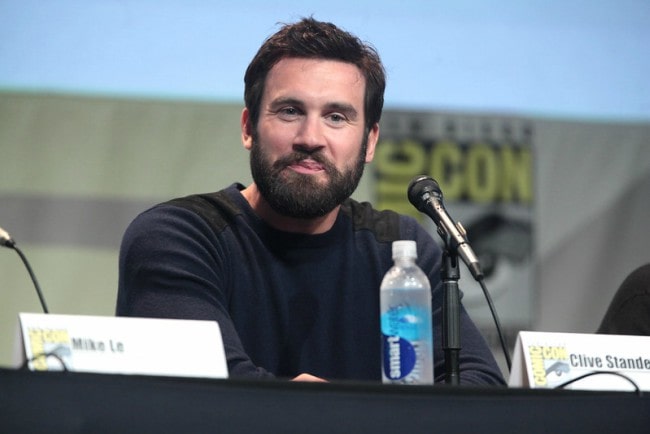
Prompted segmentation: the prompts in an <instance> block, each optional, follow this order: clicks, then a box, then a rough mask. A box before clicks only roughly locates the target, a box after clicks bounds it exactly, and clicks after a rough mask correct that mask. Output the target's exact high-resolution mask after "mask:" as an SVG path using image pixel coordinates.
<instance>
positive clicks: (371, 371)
mask: <svg viewBox="0 0 650 434" xmlns="http://www.w3.org/2000/svg"><path fill="white" fill-rule="evenodd" d="M244 81H245V94H244V99H245V108H244V109H243V112H242V116H241V131H242V142H243V145H244V147H245V148H246V149H248V150H249V151H250V167H251V174H252V178H253V183H251V184H250V185H248V186H246V187H245V186H243V185H241V184H239V183H235V184H233V185H231V186H229V187H227V188H225V189H223V190H221V191H218V192H216V193H211V194H202V195H192V196H188V197H184V198H179V199H174V200H171V201H169V202H166V203H163V204H160V205H157V206H155V207H153V208H152V209H149V210H147V211H145V212H144V213H142V214H141V215H139V216H138V217H137V218H136V219H135V220H134V221H133V222H132V223H131V225H130V226H129V228H128V229H127V231H126V233H125V234H124V238H123V241H122V247H121V251H120V262H119V267H120V270H119V271H120V274H119V289H118V299H117V311H116V312H117V314H118V315H125V316H140V317H159V318H180V319H200V320H212V321H217V322H218V323H219V326H220V329H221V332H222V334H223V343H224V348H225V353H226V358H227V362H228V370H229V375H230V377H231V378H236V377H248V378H286V379H294V380H304V381H324V380H357V381H365V380H368V381H380V380H381V354H380V352H381V351H380V346H381V344H380V342H381V341H380V326H379V287H380V284H381V280H382V278H383V275H384V274H385V273H386V271H387V270H388V269H389V268H390V266H391V265H392V258H391V245H392V242H393V241H395V240H402V239H405V240H415V241H416V243H417V246H418V265H419V266H420V267H421V268H422V269H423V270H424V271H425V273H426V274H427V276H428V278H429V280H430V282H431V287H432V301H433V320H434V326H435V329H436V330H435V333H434V360H435V368H434V371H435V378H436V380H437V381H443V380H444V376H445V372H444V369H445V367H444V355H443V351H442V348H441V342H442V338H441V332H440V330H441V327H440V318H441V305H442V290H441V281H440V266H441V256H442V252H441V249H440V248H439V246H438V245H437V244H436V243H435V242H434V240H433V239H432V238H431V236H430V235H429V234H428V233H427V232H426V231H425V230H424V229H423V228H422V227H421V226H420V225H419V224H418V223H417V222H416V220H415V219H413V218H411V217H407V216H404V215H399V214H397V213H395V212H392V211H377V210H375V209H373V207H372V206H371V205H370V204H369V203H359V202H357V201H355V200H353V199H351V198H350V196H351V195H352V193H353V192H354V190H355V189H356V187H357V185H358V183H359V180H360V179H361V176H362V174H363V169H364V166H365V164H366V163H369V162H370V161H372V158H373V155H374V152H375V146H376V144H377V140H378V138H379V120H380V117H381V112H382V109H383V99H384V96H383V95H384V89H385V73H384V67H383V65H382V63H381V60H380V58H379V56H378V54H377V53H376V51H375V50H374V49H373V48H372V47H371V46H369V45H368V44H365V43H362V42H361V41H360V40H359V39H358V38H357V37H355V36H354V35H352V34H350V33H348V32H346V31H343V30H341V29H339V28H338V27H336V26H335V25H333V24H331V23H325V22H319V21H316V20H315V19H313V18H306V19H303V20H301V21H299V22H297V23H294V24H289V25H285V26H283V27H282V28H281V29H280V30H279V31H278V32H277V33H275V34H274V35H272V36H271V37H270V38H268V39H267V40H266V41H265V42H264V43H263V45H262V46H261V48H260V49H259V51H258V52H257V54H256V55H255V57H254V58H253V60H252V61H251V63H250V65H249V67H248V69H247V71H246V74H245V79H244ZM460 324H461V336H462V339H463V341H462V346H463V351H462V352H461V356H460V377H461V383H463V384H504V380H503V377H502V375H501V372H500V370H499V368H498V367H497V365H496V362H495V360H494V358H493V356H492V353H491V352H490V350H489V348H488V347H487V345H486V343H485V341H484V339H483V338H482V336H481V335H480V333H479V332H478V330H477V329H476V327H475V325H474V324H473V323H472V321H471V319H470V318H469V317H468V315H467V313H466V312H465V310H464V309H462V310H461V318H460Z"/></svg>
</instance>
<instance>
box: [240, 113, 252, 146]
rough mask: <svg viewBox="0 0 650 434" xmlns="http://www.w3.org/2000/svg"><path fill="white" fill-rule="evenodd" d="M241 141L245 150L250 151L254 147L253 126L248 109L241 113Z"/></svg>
mask: <svg viewBox="0 0 650 434" xmlns="http://www.w3.org/2000/svg"><path fill="white" fill-rule="evenodd" d="M241 141H242V144H243V145H244V148H246V149H248V150H249V151H250V149H251V147H252V146H253V125H252V124H251V117H250V112H249V111H248V109H247V108H244V110H242V112H241Z"/></svg>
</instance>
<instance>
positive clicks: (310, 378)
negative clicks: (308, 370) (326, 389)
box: [291, 374, 327, 383]
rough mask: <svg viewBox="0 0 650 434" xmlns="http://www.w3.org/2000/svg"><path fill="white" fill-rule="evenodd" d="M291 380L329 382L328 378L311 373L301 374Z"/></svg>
mask: <svg viewBox="0 0 650 434" xmlns="http://www.w3.org/2000/svg"><path fill="white" fill-rule="evenodd" d="M291 381H311V382H314V383H327V380H324V379H322V378H319V377H316V376H315V375H311V374H300V375H298V376H296V377H294V378H293V379H292V380H291Z"/></svg>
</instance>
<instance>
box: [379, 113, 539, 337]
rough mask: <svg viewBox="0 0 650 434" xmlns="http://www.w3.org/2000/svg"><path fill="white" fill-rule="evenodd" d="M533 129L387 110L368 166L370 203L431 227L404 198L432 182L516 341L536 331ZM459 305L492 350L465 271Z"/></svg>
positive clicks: (484, 309) (483, 312)
mask: <svg viewBox="0 0 650 434" xmlns="http://www.w3.org/2000/svg"><path fill="white" fill-rule="evenodd" d="M533 134H534V131H533V128H532V122H529V121H527V120H524V119H518V118H496V117H494V116H492V117H487V116H485V117H483V116H465V115H457V114H441V113H422V112H400V111H387V112H385V113H384V115H383V117H382V123H381V137H382V139H381V141H380V142H379V144H378V145H377V150H376V153H375V160H374V164H373V170H374V177H375V184H374V185H375V192H374V194H375V199H374V200H375V204H376V205H377V207H378V208H379V209H393V210H396V211H398V212H401V213H404V214H409V215H412V216H414V217H416V218H417V219H419V220H420V222H421V223H422V225H423V226H424V227H425V228H426V229H427V230H428V231H429V232H430V233H431V234H432V236H433V237H434V239H436V240H437V241H439V242H440V243H442V241H441V239H440V237H439V236H438V235H437V234H436V228H435V225H434V223H433V222H432V221H431V220H430V219H429V218H428V217H426V216H425V215H424V214H421V213H420V212H419V211H417V210H416V209H415V208H414V207H413V205H411V203H410V202H409V201H408V199H407V194H406V192H407V189H408V184H409V182H410V180H411V179H412V178H413V177H415V176H417V175H421V174H424V175H429V176H431V177H433V178H434V179H435V180H436V181H437V182H438V183H439V185H440V187H441V189H442V192H443V197H444V203H445V206H446V208H447V210H448V211H449V213H450V214H451V216H452V218H454V220H456V221H460V222H462V224H463V226H464V227H465V229H466V230H467V233H468V238H469V241H470V243H471V245H472V248H473V249H474V251H475V252H476V254H477V255H478V256H479V260H480V262H481V266H482V268H483V271H484V274H485V283H486V285H487V287H488V290H489V291H490V294H491V296H492V299H493V301H494V304H495V306H496V309H497V312H498V314H499V318H500V320H501V325H502V327H503V329H504V332H505V333H506V334H507V335H508V339H509V341H510V342H514V339H515V336H516V333H517V332H518V331H519V330H526V329H530V327H531V326H532V324H533V319H534V318H533V301H534V294H535V288H534V283H535V279H534V267H533V258H532V256H533V224H534V222H533V215H534V213H533V210H534V209H533V204H534V199H535V198H534V188H533V158H534V153H533V147H532V142H533ZM459 286H460V289H461V291H462V292H463V304H464V305H465V307H466V308H467V309H468V311H469V312H470V315H471V316H472V318H473V319H474V321H475V322H476V323H477V325H478V326H479V328H481V330H482V332H483V333H484V335H485V336H486V338H487V339H488V340H489V341H490V343H491V344H492V345H493V346H495V347H496V346H497V345H498V340H497V339H498V338H497V335H496V330H495V327H494V322H493V319H492V316H491V314H490V311H489V308H488V305H487V302H486V301H485V296H484V295H483V292H482V290H481V289H480V286H479V285H478V284H477V283H476V282H474V281H473V279H472V277H471V274H470V273H469V270H467V268H465V267H464V266H462V268H461V279H460V281H459Z"/></svg>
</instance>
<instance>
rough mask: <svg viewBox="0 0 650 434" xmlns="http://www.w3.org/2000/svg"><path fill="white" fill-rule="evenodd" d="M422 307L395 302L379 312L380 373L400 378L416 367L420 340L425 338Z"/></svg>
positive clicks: (424, 311) (426, 325) (394, 378)
mask: <svg viewBox="0 0 650 434" xmlns="http://www.w3.org/2000/svg"><path fill="white" fill-rule="evenodd" d="M426 313H427V312H426V310H425V309H422V308H417V307H412V306H405V305H399V306H394V307H391V308H390V309H389V310H388V311H387V312H385V313H384V314H383V315H382V316H381V330H382V340H383V342H382V343H383V345H382V348H383V355H382V356H383V367H384V375H385V376H386V377H387V378H389V379H391V380H401V379H403V378H404V377H406V376H408V375H409V374H411V373H412V372H413V370H414V368H415V367H416V363H417V360H418V356H419V354H418V353H419V351H420V348H419V347H420V343H421V342H422V341H426V340H427V339H429V336H430V335H431V332H430V330H429V327H428V321H423V318H425V314H426Z"/></svg>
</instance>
